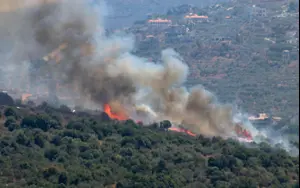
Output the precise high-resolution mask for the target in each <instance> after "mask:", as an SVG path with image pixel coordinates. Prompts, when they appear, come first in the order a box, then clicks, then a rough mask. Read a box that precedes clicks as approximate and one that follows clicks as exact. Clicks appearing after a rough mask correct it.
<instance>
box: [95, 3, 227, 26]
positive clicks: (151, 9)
mask: <svg viewBox="0 0 300 188" xmlns="http://www.w3.org/2000/svg"><path fill="white" fill-rule="evenodd" d="M224 1H227V0H210V1H203V0H201V1H196V0H186V1H184V2H182V1H181V0H163V1H158V0H139V1H137V0H130V1H122V0H110V1H106V4H107V6H108V10H109V12H108V13H109V16H108V19H107V26H108V27H109V28H118V29H120V28H123V27H130V26H131V25H132V24H133V23H134V22H135V21H136V20H137V19H145V18H147V15H149V14H163V13H165V12H167V11H168V10H169V9H170V8H171V7H176V6H180V5H182V4H191V5H195V6H200V7H203V6H208V5H210V4H213V3H216V2H224ZM96 2H97V1H96Z"/></svg>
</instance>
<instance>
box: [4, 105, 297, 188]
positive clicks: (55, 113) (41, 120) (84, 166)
mask: <svg viewBox="0 0 300 188" xmlns="http://www.w3.org/2000/svg"><path fill="white" fill-rule="evenodd" d="M93 114H95V115H92V114H90V113H88V112H76V113H72V112H71V111H70V110H69V109H68V108H67V107H61V108H59V109H54V108H51V107H49V106H48V105H47V104H45V103H44V104H42V105H40V106H38V107H29V106H23V107H13V106H11V107H9V106H1V122H2V124H1V126H0V129H1V132H0V153H1V155H0V168H1V173H0V184H1V185H6V187H107V188H108V187H174V188H175V187H178V188H181V187H197V188H200V187H203V188H204V187H232V188H239V187H241V188H242V187H245V188H246V187H247V188H251V187H253V188H256V187H295V188H296V187H299V184H298V181H296V180H298V178H299V168H298V167H299V158H298V157H291V156H289V155H288V154H287V153H286V152H285V151H282V150H279V149H274V148H270V147H269V146H268V145H266V144H260V145H255V144H254V145H251V147H246V146H244V145H242V144H240V143H238V142H236V141H233V140H228V141H225V140H222V139H221V138H218V137H214V138H212V139H209V138H205V137H203V136H198V137H196V138H194V137H190V136H187V135H183V134H179V133H173V132H168V131H165V129H164V128H163V127H164V126H166V124H165V123H161V124H155V125H151V126H140V125H137V124H135V123H134V122H133V121H131V120H128V121H125V122H117V121H113V120H109V118H108V116H107V115H106V114H104V113H102V115H100V114H101V113H100V112H94V113H93ZM159 125H160V126H159Z"/></svg>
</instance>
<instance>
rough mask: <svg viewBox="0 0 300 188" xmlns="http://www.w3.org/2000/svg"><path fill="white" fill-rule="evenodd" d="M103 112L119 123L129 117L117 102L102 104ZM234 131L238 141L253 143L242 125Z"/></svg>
mask: <svg viewBox="0 0 300 188" xmlns="http://www.w3.org/2000/svg"><path fill="white" fill-rule="evenodd" d="M112 109H113V110H114V111H113V110H112ZM142 109H143V108H142ZM138 110H141V109H140V108H137V111H138ZM143 111H147V112H148V113H149V110H145V109H144V110H143ZM104 112H105V113H106V114H107V115H108V116H109V117H110V118H111V119H116V120H119V121H124V120H127V119H129V116H127V115H126V113H125V109H124V108H122V106H121V105H120V104H119V103H118V102H111V103H110V104H104ZM151 112H152V111H151ZM153 113H154V112H153ZM137 123H139V124H140V123H142V122H141V121H137ZM168 130H169V131H174V132H180V133H185V134H187V135H189V136H193V137H195V136H197V135H196V134H195V133H193V132H191V131H190V130H188V129H184V128H178V127H170V128H169V129H168ZM234 131H235V133H236V134H237V136H238V140H240V141H243V142H251V141H253V138H252V135H251V133H250V132H249V131H247V130H245V129H243V128H242V125H241V124H240V123H237V124H236V126H235V130H234Z"/></svg>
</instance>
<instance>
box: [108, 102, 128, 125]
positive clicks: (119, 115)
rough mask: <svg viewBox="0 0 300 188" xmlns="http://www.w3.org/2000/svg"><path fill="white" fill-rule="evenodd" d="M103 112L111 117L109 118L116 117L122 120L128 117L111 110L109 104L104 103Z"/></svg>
mask: <svg viewBox="0 0 300 188" xmlns="http://www.w3.org/2000/svg"><path fill="white" fill-rule="evenodd" d="M104 112H105V113H106V114H107V115H108V116H109V117H110V118H111V119H116V120H119V121H124V120H127V119H128V117H127V116H126V115H125V114H121V113H119V114H117V113H114V112H112V110H111V106H110V105H109V104H104Z"/></svg>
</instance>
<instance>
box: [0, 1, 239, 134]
mask: <svg viewBox="0 0 300 188" xmlns="http://www.w3.org/2000/svg"><path fill="white" fill-rule="evenodd" d="M24 2H26V1H24ZM1 26H5V28H6V29H7V30H9V31H11V32H10V39H11V41H13V42H12V48H11V50H10V56H9V57H7V60H9V61H10V62H11V63H14V65H15V66H16V67H18V66H20V65H21V64H20V62H21V61H23V60H27V61H30V60H32V59H35V58H41V57H43V56H44V55H46V54H47V53H49V52H51V51H52V50H54V49H55V48H57V47H58V46H59V45H61V44H66V46H67V47H66V48H65V49H64V50H62V53H61V54H62V56H63V57H62V60H61V61H60V63H57V64H56V63H55V62H49V64H51V63H52V64H51V66H49V68H48V69H47V71H48V72H51V74H53V75H54V76H55V78H56V79H58V80H61V81H64V82H65V83H67V84H70V85H72V86H73V87H74V88H77V89H78V91H79V92H80V94H81V96H82V97H83V98H85V99H87V100H90V101H93V102H94V103H95V104H97V105H99V106H102V105H103V104H105V103H110V102H113V101H114V102H116V101H117V102H118V103H119V104H121V106H124V107H126V108H127V111H128V112H126V113H128V114H129V116H130V114H131V112H132V111H133V109H134V108H135V107H136V106H137V105H140V104H144V105H146V106H148V107H150V108H151V109H152V110H153V111H154V112H155V113H156V116H155V119H154V120H162V119H169V120H171V121H172V122H174V123H176V124H184V125H185V126H186V127H187V128H189V129H190V130H191V131H194V132H195V133H202V134H205V135H210V136H212V135H218V136H223V135H224V136H225V135H227V136H228V135H231V134H232V133H233V128H234V126H233V125H234V122H233V114H232V110H231V108H230V106H225V105H220V104H218V103H217V102H216V100H215V98H214V97H213V95H212V94H211V93H209V92H208V91H206V90H205V89H204V88H202V87H195V88H193V89H192V90H190V91H187V89H186V88H185V87H184V86H183V84H184V82H185V80H186V78H187V75H188V67H187V65H186V64H184V63H183V62H182V59H181V58H180V57H179V55H178V54H177V53H176V52H174V51H173V50H172V49H166V50H164V51H163V52H162V56H161V62H158V63H152V62H147V60H145V59H143V58H140V57H137V56H134V55H132V54H131V50H132V49H133V43H134V42H133V40H132V38H131V37H130V36H110V37H107V36H105V35H104V29H103V21H102V20H101V19H100V20H99V11H95V10H93V9H92V8H91V7H90V6H89V5H88V4H87V3H85V1H83V0H82V1H80V0H70V1H62V2H60V3H53V4H40V5H36V6H35V7H31V8H27V9H22V10H19V11H16V12H15V13H14V14H12V15H10V17H9V18H8V17H7V18H5V19H2V20H1ZM84 45H85V46H84ZM89 45H92V46H93V47H92V48H89V47H90V46H89ZM84 50H85V51H84ZM50 67H51V68H50ZM124 113H125V112H124Z"/></svg>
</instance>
